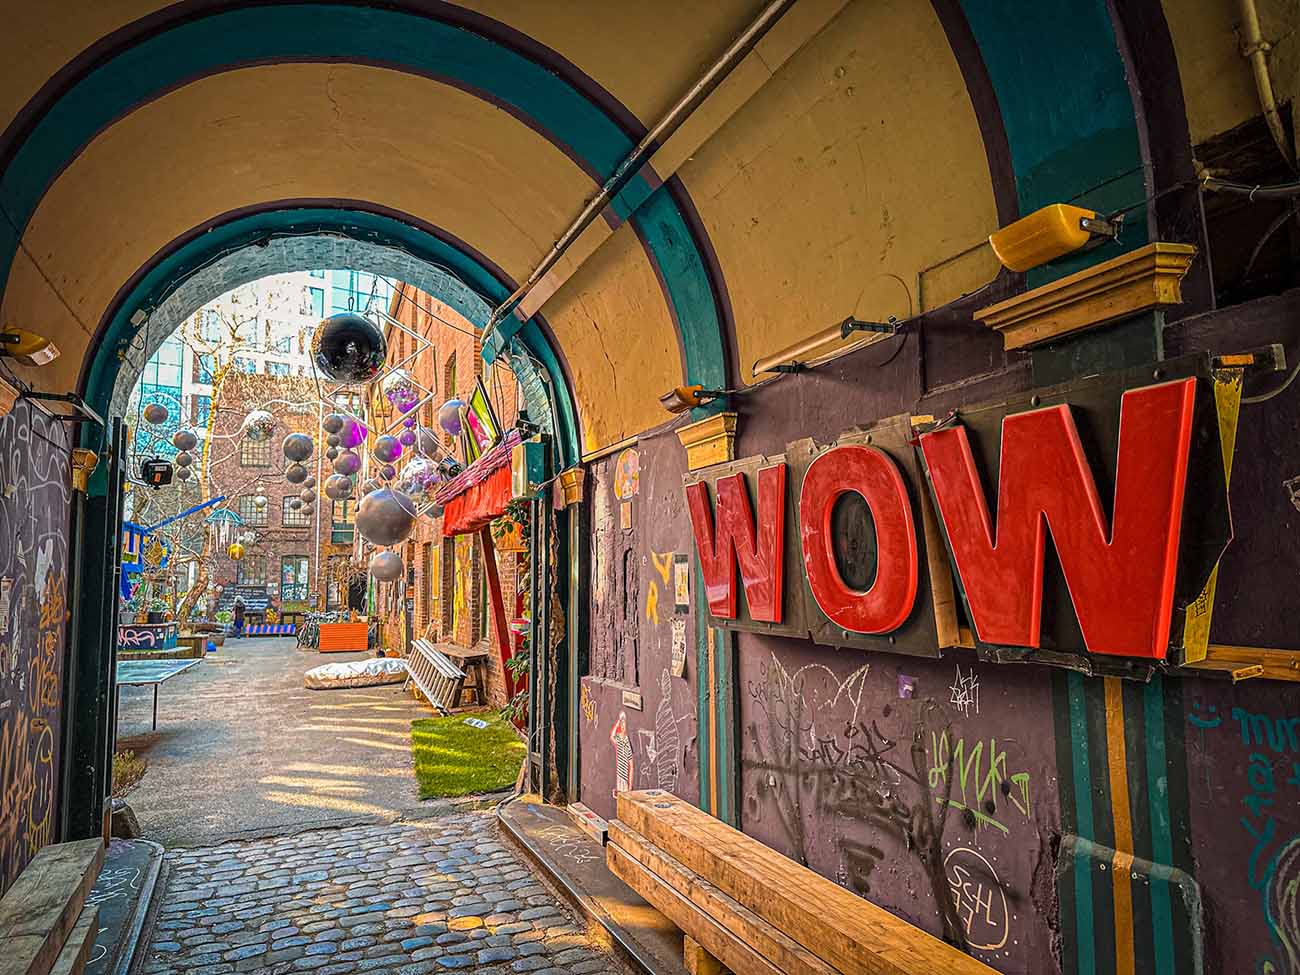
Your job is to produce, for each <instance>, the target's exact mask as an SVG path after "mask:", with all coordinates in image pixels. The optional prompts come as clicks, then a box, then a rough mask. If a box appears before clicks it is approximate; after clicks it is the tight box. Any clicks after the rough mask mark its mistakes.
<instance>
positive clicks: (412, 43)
mask: <svg viewBox="0 0 1300 975" xmlns="http://www.w3.org/2000/svg"><path fill="white" fill-rule="evenodd" d="M439 9H441V5H437V4H430V5H428V13H429V15H423V14H414V13H408V12H403V11H399V10H392V9H378V8H375V7H367V6H361V5H349V4H345V3H329V4H306V3H300V4H272V5H258V6H252V7H243V8H236V9H226V10H222V11H218V12H214V13H211V14H209V15H206V16H199V17H194V18H193V19H188V20H180V21H178V22H175V23H171V24H164V25H162V26H160V27H159V29H157V30H156V31H154V32H153V33H151V34H148V35H147V36H144V37H142V38H140V39H138V40H135V41H134V42H133V43H131V44H130V45H129V46H127V47H124V48H123V49H122V50H120V51H119V52H118V53H116V54H115V55H113V56H111V57H109V58H107V59H106V60H104V61H103V63H100V64H98V65H97V66H95V67H93V68H91V69H89V70H87V71H86V72H85V73H84V74H83V75H82V76H81V77H80V78H78V79H77V80H76V81H75V82H74V83H72V84H70V85H69V86H68V87H67V88H66V89H65V90H64V91H63V92H62V93H61V94H60V95H59V97H57V98H55V99H54V100H53V101H52V102H51V103H50V104H49V106H48V107H47V108H46V110H45V111H44V112H43V113H42V114H41V115H40V116H39V117H38V118H36V119H35V121H34V122H33V124H32V125H31V126H30V127H29V128H28V129H27V130H26V133H25V137H24V138H22V140H21V142H20V143H19V144H17V145H16V146H15V147H14V150H13V152H12V153H11V155H10V156H9V159H8V165H7V166H6V168H5V170H4V173H3V176H0V206H3V208H4V211H5V213H6V214H7V216H8V217H9V221H4V222H0V268H3V269H4V274H5V276H6V279H7V276H8V271H9V268H10V267H11V266H12V263H13V259H14V256H15V252H16V250H17V245H18V240H19V238H20V230H21V228H23V227H25V226H26V225H27V223H28V221H29V220H30V219H31V217H32V215H33V214H34V213H35V211H36V208H37V206H38V205H39V203H40V200H41V198H42V196H43V195H44V193H45V192H46V190H47V189H48V187H49V186H50V185H51V183H53V181H54V180H55V179H56V178H57V177H58V175H59V173H61V172H62V171H63V169H65V168H66V167H67V166H68V165H69V164H70V163H71V162H72V161H73V160H74V159H75V158H76V156H77V155H78V154H79V153H80V152H81V151H82V150H83V149H84V148H85V146H86V145H87V144H88V143H89V142H90V141H91V140H92V139H93V138H94V137H95V135H96V134H97V133H99V132H101V131H103V130H104V129H105V128H106V127H108V126H109V125H111V124H112V123H113V122H114V121H115V120H117V119H119V118H121V117H122V116H124V115H126V114H127V113H129V112H130V111H132V110H133V109H134V108H136V107H138V106H139V105H141V104H143V103H146V102H148V101H150V100H152V99H154V98H157V97H159V96H161V95H162V94H165V93H166V92H168V91H170V90H173V89H175V88H178V87H181V86H183V85H185V84H187V83H189V82H192V81H194V80H197V79H199V78H201V77H204V76H207V75H212V74H216V73H219V72H223V71H228V70H232V69H235V68H238V67H241V66H253V65H259V64H275V63H286V62H313V61H318V62H339V63H360V64H373V65H377V66H382V67H386V68H391V69H393V70H398V71H405V72H408V73H412V74H418V75H421V76H424V77H428V78H430V79H433V80H437V81H441V82H443V83H446V84H449V85H452V86H455V87H457V88H460V89H462V90H465V91H467V92H470V93H472V94H474V95H476V96H478V97H481V98H483V99H485V100H487V101H489V102H491V103H492V104H494V105H497V106H498V107H500V108H502V109H503V110H505V111H508V112H510V113H511V114H512V115H514V116H515V117H516V118H518V119H519V120H520V121H521V122H522V123H524V124H526V125H528V126H529V127H530V128H532V129H534V130H535V131H537V132H538V133H539V134H541V135H542V136H544V137H545V138H546V139H548V140H549V141H550V142H552V143H553V144H554V145H556V146H557V147H558V148H560V149H561V151H563V152H564V153H565V154H566V155H568V156H569V157H570V158H571V159H572V160H573V161H574V162H575V164H576V165H578V166H579V167H580V168H582V169H583V170H584V171H585V172H587V173H588V174H589V175H590V176H591V177H592V179H593V180H595V181H603V180H604V179H605V178H606V177H607V176H608V175H610V174H611V173H612V172H613V171H614V169H615V168H616V167H617V166H618V164H619V163H620V162H621V161H622V160H623V158H624V157H625V156H626V155H627V154H628V152H630V151H631V149H632V148H633V146H634V144H635V140H634V138H633V136H632V135H630V134H629V132H628V131H627V129H628V126H629V122H628V119H630V115H629V116H627V117H625V118H623V119H622V120H621V121H620V119H619V118H617V117H616V115H617V114H618V113H616V112H615V111H613V110H611V108H610V107H609V106H608V105H605V106H602V105H600V104H598V103H597V100H596V99H594V98H592V97H591V96H590V95H588V94H586V93H584V92H582V91H581V90H579V88H578V87H577V86H576V85H575V84H573V83H571V82H570V81H569V80H566V78H564V77H563V76H562V74H561V72H559V71H557V70H555V69H554V68H552V67H548V66H546V65H545V64H543V63H540V62H539V60H533V59H531V58H530V57H527V56H525V55H524V54H522V53H520V52H519V51H518V50H515V49H514V48H512V47H510V46H508V45H507V44H505V43H502V42H501V41H499V40H496V39H494V38H492V37H489V36H486V35H485V34H482V33H477V32H476V31H475V30H473V29H470V28H467V27H466V26H464V25H458V24H454V23H448V22H444V21H442V20H438V19H435V17H436V14H437V11H438V10H439ZM484 22H485V23H486V21H484ZM549 53H550V54H551V55H552V56H553V60H554V62H556V63H560V62H561V59H560V58H559V57H558V55H554V54H553V52H549ZM609 101H610V102H612V98H611V99H609ZM575 203H576V201H575ZM611 210H612V212H613V214H614V215H615V216H616V218H617V219H618V220H630V221H631V222H632V223H633V225H634V228H635V230H636V232H637V233H638V236H639V237H640V239H641V241H642V244H643V246H644V247H645V248H646V250H647V253H648V256H649V257H650V260H651V261H652V262H653V264H654V266H655V269H656V273H657V274H658V275H659V277H660V279H661V281H662V282H663V285H664V294H665V301H666V302H667V304H668V306H669V310H670V313H671V315H672V318H673V320H674V321H675V322H676V324H677V326H678V329H679V335H680V342H681V349H682V355H683V366H684V372H685V374H686V376H687V379H688V381H689V382H697V383H701V384H702V385H704V386H706V387H709V388H725V387H726V385H727V382H726V377H727V356H726V353H725V346H724V336H723V332H722V329H723V322H722V315H721V314H720V311H719V307H720V304H719V300H718V297H717V295H716V294H715V288H718V287H721V282H720V280H717V278H716V276H715V275H714V274H712V273H711V272H710V269H709V267H708V263H707V261H706V260H705V258H704V256H703V255H702V254H701V253H700V247H699V245H698V242H697V241H696V239H695V236H694V234H693V233H692V230H691V227H690V226H689V224H688V221H687V220H686V219H685V216H684V214H683V212H682V205H681V203H680V201H678V200H677V199H675V198H674V194H672V193H670V192H669V191H668V190H667V188H666V187H663V186H660V185H658V184H657V182H652V181H651V180H648V179H647V178H646V175H645V174H642V175H638V176H637V177H636V178H635V179H633V180H632V181H631V183H630V184H629V185H628V186H627V187H626V188H625V189H624V191H623V192H622V193H620V194H619V195H618V196H617V197H616V198H615V199H614V200H613V201H612V203H611ZM10 221H12V224H13V226H11V225H10ZM15 226H16V227H17V228H19V230H15V229H14V228H15ZM521 329H522V330H526V325H525V323H522V322H517V321H513V322H512V323H511V330H512V331H519V330H521ZM505 337H506V338H508V337H509V335H507V336H505Z"/></svg>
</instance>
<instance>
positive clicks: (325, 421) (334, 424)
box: [320, 413, 343, 433]
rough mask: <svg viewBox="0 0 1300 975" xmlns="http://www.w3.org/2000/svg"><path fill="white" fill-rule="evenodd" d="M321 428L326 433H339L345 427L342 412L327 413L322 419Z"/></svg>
mask: <svg viewBox="0 0 1300 975" xmlns="http://www.w3.org/2000/svg"><path fill="white" fill-rule="evenodd" d="M320 425H321V429H322V430H324V431H325V432H326V433H338V432H339V431H340V430H342V429H343V414H342V413H326V414H325V416H324V417H322V418H321V421H320Z"/></svg>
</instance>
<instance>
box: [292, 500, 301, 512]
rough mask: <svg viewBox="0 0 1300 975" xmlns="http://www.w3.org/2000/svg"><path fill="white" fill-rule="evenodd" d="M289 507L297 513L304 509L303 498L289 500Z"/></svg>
mask: <svg viewBox="0 0 1300 975" xmlns="http://www.w3.org/2000/svg"><path fill="white" fill-rule="evenodd" d="M289 507H290V508H292V509H293V510H294V511H297V510H298V509H299V508H301V507H302V499H301V498H290V499H289Z"/></svg>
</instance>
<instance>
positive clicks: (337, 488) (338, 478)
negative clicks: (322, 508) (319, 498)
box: [325, 474, 352, 501]
mask: <svg viewBox="0 0 1300 975" xmlns="http://www.w3.org/2000/svg"><path fill="white" fill-rule="evenodd" d="M351 494H352V478H350V477H348V476H347V475H346V474H331V475H330V476H329V477H328V478H327V479H326V480H325V497H327V498H329V499H330V500H331V501H342V500H344V499H345V498H347V497H350V496H351Z"/></svg>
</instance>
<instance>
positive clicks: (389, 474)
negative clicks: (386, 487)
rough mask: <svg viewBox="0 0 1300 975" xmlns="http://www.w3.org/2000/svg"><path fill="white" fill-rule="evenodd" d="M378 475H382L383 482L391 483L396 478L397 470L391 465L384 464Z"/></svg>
mask: <svg viewBox="0 0 1300 975" xmlns="http://www.w3.org/2000/svg"><path fill="white" fill-rule="evenodd" d="M379 473H380V474H382V475H383V477H384V480H386V481H391V480H392V479H393V478H395V477H396V476H397V468H396V467H394V466H393V465H392V464H385V465H384V466H383V467H381V468H379Z"/></svg>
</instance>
